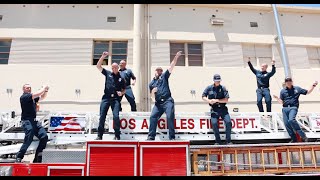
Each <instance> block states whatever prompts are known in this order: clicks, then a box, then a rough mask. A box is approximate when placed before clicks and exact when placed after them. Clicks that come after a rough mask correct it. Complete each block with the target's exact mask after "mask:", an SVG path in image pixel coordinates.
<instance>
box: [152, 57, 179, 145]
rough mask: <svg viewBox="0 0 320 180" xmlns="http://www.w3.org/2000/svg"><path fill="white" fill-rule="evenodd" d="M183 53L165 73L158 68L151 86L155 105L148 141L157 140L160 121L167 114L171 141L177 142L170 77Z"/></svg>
mask: <svg viewBox="0 0 320 180" xmlns="http://www.w3.org/2000/svg"><path fill="white" fill-rule="evenodd" d="M181 53H182V52H181V51H179V52H177V54H176V56H175V57H174V59H173V60H172V62H171V64H170V67H169V69H168V70H166V71H165V72H164V73H163V69H162V68H161V67H158V68H156V72H155V77H154V78H153V79H152V81H151V82H150V84H149V89H150V92H151V96H154V97H155V104H154V106H153V109H152V112H151V116H150V125H149V134H148V139H147V140H155V137H156V133H157V132H156V131H157V124H158V120H159V119H160V117H161V116H162V114H163V113H166V116H167V123H168V127H169V139H170V140H175V131H174V120H175V114H174V100H173V98H172V97H171V92H170V88H169V77H170V75H171V73H172V71H173V68H174V66H175V65H176V63H177V61H178V59H179V57H180V56H181Z"/></svg>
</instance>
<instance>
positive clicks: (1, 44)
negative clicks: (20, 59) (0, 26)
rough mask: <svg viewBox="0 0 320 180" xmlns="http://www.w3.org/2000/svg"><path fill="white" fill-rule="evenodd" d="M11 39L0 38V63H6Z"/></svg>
mask: <svg viewBox="0 0 320 180" xmlns="http://www.w3.org/2000/svg"><path fill="white" fill-rule="evenodd" d="M10 48H11V40H0V64H8V61H9V55H10Z"/></svg>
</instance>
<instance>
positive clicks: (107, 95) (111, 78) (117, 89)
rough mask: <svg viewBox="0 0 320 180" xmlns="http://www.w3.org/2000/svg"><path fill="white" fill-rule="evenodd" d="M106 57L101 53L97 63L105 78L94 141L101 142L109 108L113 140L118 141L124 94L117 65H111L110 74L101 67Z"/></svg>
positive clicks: (122, 80) (123, 84)
mask: <svg viewBox="0 0 320 180" xmlns="http://www.w3.org/2000/svg"><path fill="white" fill-rule="evenodd" d="M108 55H109V53H108V52H103V54H102V55H101V57H100V59H99V61H98V63H97V68H98V70H99V71H100V72H101V73H102V74H103V75H104V76H105V88H104V95H103V96H102V100H101V104H100V118H99V127H98V136H97V138H96V139H95V140H102V136H103V133H104V123H105V121H106V116H107V113H108V110H109V107H110V106H111V109H112V114H113V129H114V132H115V137H114V140H120V133H121V132H120V118H119V111H120V103H121V102H120V101H121V96H123V95H124V94H125V92H126V84H125V80H124V79H123V78H122V77H121V75H120V72H119V65H118V64H117V63H112V65H111V69H112V72H111V71H109V70H106V69H105V68H103V67H102V63H103V61H104V59H105V58H106V57H107V56H108Z"/></svg>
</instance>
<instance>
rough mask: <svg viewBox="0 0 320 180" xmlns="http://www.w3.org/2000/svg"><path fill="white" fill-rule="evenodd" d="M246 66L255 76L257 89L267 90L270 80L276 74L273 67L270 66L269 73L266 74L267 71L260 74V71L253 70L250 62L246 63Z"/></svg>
mask: <svg viewBox="0 0 320 180" xmlns="http://www.w3.org/2000/svg"><path fill="white" fill-rule="evenodd" d="M248 65H249V67H250V69H251V71H252V72H253V74H254V75H256V78H257V85H258V88H261V87H263V88H268V87H269V80H270V78H271V77H272V76H273V75H274V74H275V73H276V67H275V65H272V70H271V72H267V71H263V72H262V71H260V70H257V69H254V68H253V66H252V64H251V62H250V61H249V62H248Z"/></svg>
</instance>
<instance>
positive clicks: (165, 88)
mask: <svg viewBox="0 0 320 180" xmlns="http://www.w3.org/2000/svg"><path fill="white" fill-rule="evenodd" d="M169 77H170V72H169V70H166V71H165V72H164V73H162V74H161V76H159V78H157V79H156V78H153V80H152V81H151V82H150V84H149V89H150V92H151V91H152V89H153V88H155V87H157V89H158V90H157V92H156V93H155V98H156V101H161V99H168V98H170V97H171V92H170V88H169V81H168V80H169Z"/></svg>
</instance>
